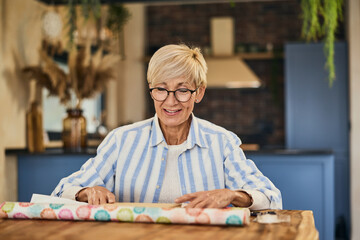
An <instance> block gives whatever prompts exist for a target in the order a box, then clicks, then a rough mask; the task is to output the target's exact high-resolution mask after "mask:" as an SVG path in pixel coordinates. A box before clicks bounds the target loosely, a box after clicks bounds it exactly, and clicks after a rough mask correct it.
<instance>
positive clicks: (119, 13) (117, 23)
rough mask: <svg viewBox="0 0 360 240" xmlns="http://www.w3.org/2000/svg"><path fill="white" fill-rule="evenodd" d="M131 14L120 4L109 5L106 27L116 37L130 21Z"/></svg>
mask: <svg viewBox="0 0 360 240" xmlns="http://www.w3.org/2000/svg"><path fill="white" fill-rule="evenodd" d="M130 17H131V13H130V12H129V10H128V9H127V8H126V7H124V6H123V5H122V4H111V5H110V6H109V10H108V17H107V23H106V26H107V27H108V28H109V29H110V30H111V31H112V32H113V33H114V35H115V36H116V35H118V34H119V33H120V32H121V31H122V30H123V27H124V25H125V23H126V22H127V21H128V20H129V19H130Z"/></svg>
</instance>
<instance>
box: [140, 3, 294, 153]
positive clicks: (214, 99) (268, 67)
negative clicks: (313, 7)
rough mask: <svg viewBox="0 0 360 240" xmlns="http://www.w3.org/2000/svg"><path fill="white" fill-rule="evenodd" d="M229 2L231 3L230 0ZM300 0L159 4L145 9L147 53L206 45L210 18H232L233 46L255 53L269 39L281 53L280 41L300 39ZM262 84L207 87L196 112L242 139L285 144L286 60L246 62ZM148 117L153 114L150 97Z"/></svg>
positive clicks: (248, 141)
mask: <svg viewBox="0 0 360 240" xmlns="http://www.w3.org/2000/svg"><path fill="white" fill-rule="evenodd" d="M229 2H230V1H229ZM300 12H301V8H300V5H299V1H279V2H248V3H235V6H231V4H230V3H219V4H187V5H163V6H148V7H147V31H148V32H147V43H148V47H147V54H148V55H151V54H153V53H154V52H155V51H156V50H157V49H158V48H159V47H161V46H163V45H166V44H170V43H180V42H183V43H186V44H189V45H195V46H200V47H202V48H204V47H209V46H210V18H211V17H215V16H232V17H233V18H234V22H235V43H236V46H239V45H241V46H243V47H245V49H248V50H249V49H250V46H252V47H256V48H257V49H258V50H259V51H260V50H262V49H265V47H266V44H267V43H271V44H272V45H273V47H274V49H275V50H277V51H278V50H279V51H281V50H282V48H283V45H284V43H286V42H288V41H298V40H300V33H301V19H300ZM246 62H247V64H248V65H249V66H250V67H251V68H252V69H253V71H254V72H255V73H256V74H257V75H258V76H259V78H260V79H261V80H262V81H263V83H264V87H263V88H261V89H257V90H254V89H252V90H250V89H209V88H208V89H207V91H206V94H205V97H204V99H203V101H202V102H201V103H199V104H197V105H196V106H195V110H194V113H195V115H196V116H198V117H201V118H204V119H207V120H209V121H211V122H213V123H215V124H218V125H220V126H223V127H225V128H227V129H229V130H231V131H233V132H235V133H236V134H237V135H238V136H239V137H240V138H241V139H242V141H243V143H258V144H260V145H261V146H263V147H282V146H284V142H285V140H284V135H285V134H284V126H285V124H284V92H283V91H284V72H283V71H284V70H283V69H284V60H283V59H282V58H279V59H270V60H247V61H246ZM148 109H150V110H149V112H148V115H149V116H151V115H153V114H154V111H153V110H152V109H153V108H152V103H151V99H150V100H149V108H148Z"/></svg>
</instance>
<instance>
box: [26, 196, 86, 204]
mask: <svg viewBox="0 0 360 240" xmlns="http://www.w3.org/2000/svg"><path fill="white" fill-rule="evenodd" d="M30 202H31V203H67V204H78V205H87V203H84V202H78V201H74V200H71V199H67V198H59V197H52V196H49V195H43V194H36V193H34V194H33V195H32V197H31V201H30Z"/></svg>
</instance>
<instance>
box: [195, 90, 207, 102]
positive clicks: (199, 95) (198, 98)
mask: <svg viewBox="0 0 360 240" xmlns="http://www.w3.org/2000/svg"><path fill="white" fill-rule="evenodd" d="M205 89H206V87H205V86H201V87H199V89H198V90H197V91H196V96H195V102H196V103H199V102H201V100H202V99H203V97H204V94H205Z"/></svg>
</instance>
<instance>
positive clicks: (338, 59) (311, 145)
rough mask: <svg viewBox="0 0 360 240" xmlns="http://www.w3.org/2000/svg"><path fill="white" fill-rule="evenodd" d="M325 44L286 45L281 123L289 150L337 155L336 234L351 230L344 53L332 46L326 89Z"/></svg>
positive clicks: (340, 46)
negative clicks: (331, 66)
mask: <svg viewBox="0 0 360 240" xmlns="http://www.w3.org/2000/svg"><path fill="white" fill-rule="evenodd" d="M323 47H324V45H323V44H320V43H318V44H305V43H289V44H286V46H285V103H286V111H285V124H286V147H287V148H289V149H330V150H332V152H333V153H334V155H335V164H334V165H335V192H336V194H335V196H334V197H335V219H336V229H337V231H336V235H337V236H338V238H339V239H348V237H349V228H350V188H349V186H350V179H349V176H350V174H349V128H350V124H349V122H350V121H349V103H348V99H349V93H348V87H349V86H348V61H347V60H348V54H347V45H346V43H344V42H337V43H336V44H335V55H334V60H335V70H336V80H335V81H334V83H333V85H332V86H331V87H330V86H329V82H328V72H327V71H326V69H325V67H324V66H325V62H326V59H325V56H324V50H323Z"/></svg>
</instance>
